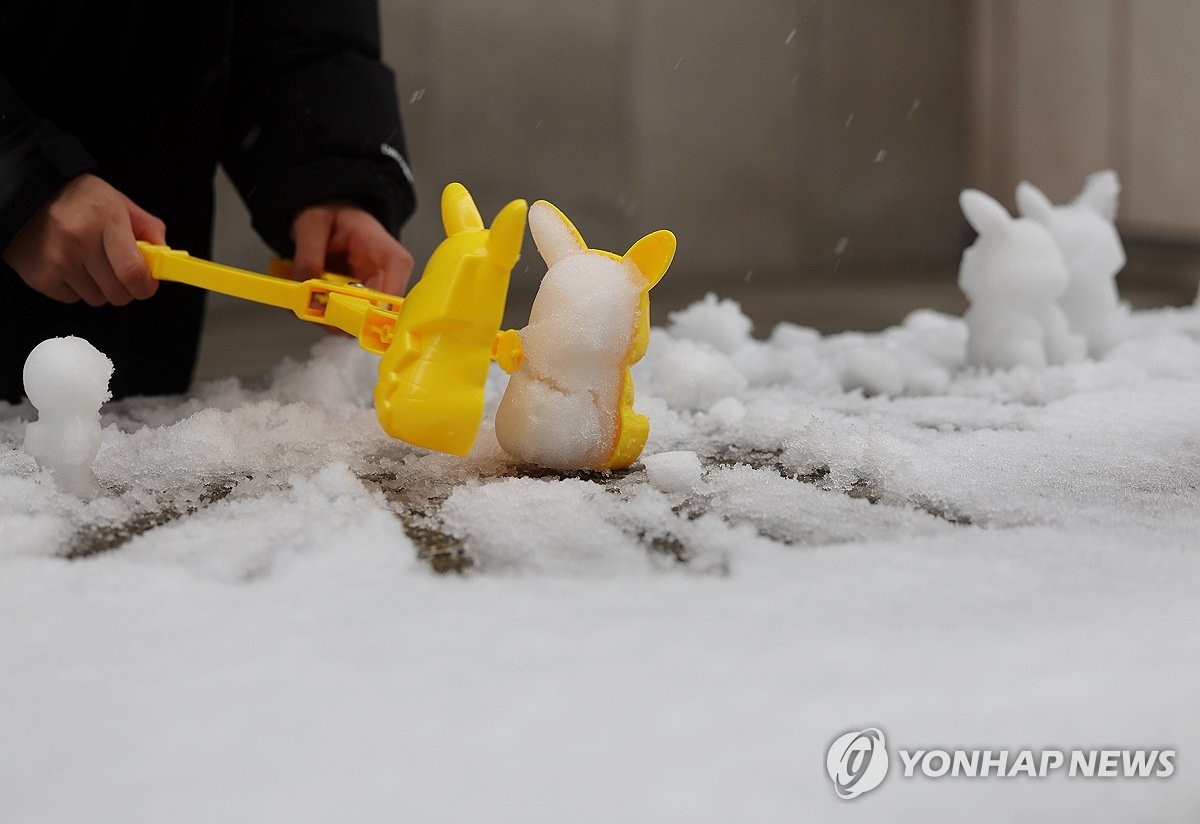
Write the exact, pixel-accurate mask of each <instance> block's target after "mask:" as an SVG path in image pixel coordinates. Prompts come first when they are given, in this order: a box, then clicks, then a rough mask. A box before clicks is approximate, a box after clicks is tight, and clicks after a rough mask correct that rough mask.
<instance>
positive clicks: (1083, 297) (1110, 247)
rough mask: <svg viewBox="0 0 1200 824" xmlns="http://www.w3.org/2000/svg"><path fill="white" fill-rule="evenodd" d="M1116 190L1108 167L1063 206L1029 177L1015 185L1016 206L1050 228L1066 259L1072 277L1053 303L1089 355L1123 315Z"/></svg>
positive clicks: (1101, 348)
mask: <svg viewBox="0 0 1200 824" xmlns="http://www.w3.org/2000/svg"><path fill="white" fill-rule="evenodd" d="M1120 193H1121V183H1120V180H1119V179H1118V178H1117V173H1116V172H1114V171H1112V170H1108V171H1103V172H1097V173H1096V174H1094V175H1092V176H1091V177H1089V178H1088V179H1087V183H1086V184H1084V187H1083V191H1082V192H1080V193H1079V197H1077V198H1075V201H1074V202H1073V203H1069V204H1066V205H1065V206H1055V205H1054V204H1053V203H1051V202H1050V200H1049V198H1047V197H1046V196H1045V195H1044V194H1042V192H1041V190H1040V189H1038V188H1037V187H1036V186H1034V185H1033V184H1032V183H1029V182H1028V181H1024V182H1022V183H1021V184H1020V185H1019V186H1017V208H1018V209H1019V210H1020V212H1021V214H1022V215H1024V216H1025V217H1030V218H1033V219H1034V220H1036V221H1037V222H1038V223H1040V224H1042V225H1043V226H1045V227H1046V228H1047V229H1049V230H1050V234H1051V235H1053V236H1054V242H1055V243H1057V244H1058V248H1059V250H1060V251H1062V253H1063V257H1064V258H1065V259H1066V261H1067V269H1068V270H1069V271H1070V273H1071V281H1070V284H1069V285H1068V286H1067V291H1066V292H1065V293H1064V294H1063V296H1062V297H1061V298H1059V299H1058V305H1059V306H1061V307H1062V310H1063V312H1064V313H1065V314H1066V316H1067V323H1068V324H1070V327H1071V331H1073V332H1076V333H1077V334H1080V335H1083V337H1084V338H1086V339H1087V345H1088V354H1090V355H1091V356H1092V357H1098V356H1100V355H1103V354H1104V353H1105V352H1106V351H1107V350H1108V349H1109V348H1110V347H1112V345H1113V344H1114V343H1115V342H1116V340H1117V337H1118V335H1119V333H1120V328H1121V322H1122V320H1123V318H1124V316H1125V309H1124V308H1123V306H1122V304H1121V297H1120V295H1119V294H1118V292H1117V273H1118V272H1120V271H1121V269H1122V268H1124V266H1125V249H1124V247H1123V246H1121V237H1120V235H1118V234H1117V228H1116V226H1114V225H1113V221H1115V220H1116V217H1117V196H1118V195H1119V194H1120Z"/></svg>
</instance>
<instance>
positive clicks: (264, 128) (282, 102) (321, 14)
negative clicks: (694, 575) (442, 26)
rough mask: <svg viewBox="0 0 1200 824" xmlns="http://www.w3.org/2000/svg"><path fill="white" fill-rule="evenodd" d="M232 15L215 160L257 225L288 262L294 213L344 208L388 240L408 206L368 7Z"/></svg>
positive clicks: (271, 2) (248, 3) (408, 184)
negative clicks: (335, 203) (353, 207)
mask: <svg viewBox="0 0 1200 824" xmlns="http://www.w3.org/2000/svg"><path fill="white" fill-rule="evenodd" d="M234 10H235V11H234V23H233V26H234V29H233V51H232V57H231V65H230V74H229V84H230V85H229V92H228V104H227V106H226V111H225V122H224V123H223V127H222V144H223V145H222V153H221V155H222V157H221V159H222V162H223V163H224V165H225V168H226V170H227V171H228V172H229V176H230V177H231V178H232V179H233V182H234V184H235V185H236V186H237V188H238V191H239V192H241V194H242V197H243V198H244V199H245V201H246V204H247V206H248V207H249V209H250V214H251V217H252V219H253V223H254V228H255V229H256V230H257V231H258V233H259V234H260V235H261V236H262V238H263V239H264V240H265V241H266V242H267V243H268V244H269V245H270V246H271V247H272V248H274V249H275V251H276V252H278V253H280V254H282V255H285V256H289V257H290V256H291V255H292V253H293V252H294V247H293V244H292V239H291V234H290V233H291V223H292V220H293V218H294V217H295V216H296V214H297V212H299V211H300V210H301V209H303V208H305V207H306V206H311V205H313V204H315V203H319V202H321V201H325V200H335V199H341V200H349V201H351V202H354V203H356V204H358V205H359V206H361V207H362V208H364V209H366V210H367V211H369V212H370V213H371V214H373V215H374V216H375V217H376V218H378V219H379V221H380V222H381V223H382V224H383V225H384V226H385V227H387V229H388V230H389V231H390V232H392V234H393V235H395V234H397V233H398V232H399V229H400V225H401V224H402V223H403V222H404V221H405V220H406V219H407V218H408V217H409V215H411V214H412V211H413V208H414V205H415V199H414V195H413V186H412V179H411V174H410V172H409V169H408V163H407V159H406V150H405V146H404V136H403V133H402V132H401V127H400V112H399V106H398V104H397V101H396V92H395V87H394V85H393V79H392V73H391V71H390V70H389V69H388V68H387V67H386V66H385V65H384V64H383V63H382V62H380V58H379V11H378V7H377V5H376V2H375V0H338V2H336V3H332V2H328V0H243V1H242V2H235V3H234Z"/></svg>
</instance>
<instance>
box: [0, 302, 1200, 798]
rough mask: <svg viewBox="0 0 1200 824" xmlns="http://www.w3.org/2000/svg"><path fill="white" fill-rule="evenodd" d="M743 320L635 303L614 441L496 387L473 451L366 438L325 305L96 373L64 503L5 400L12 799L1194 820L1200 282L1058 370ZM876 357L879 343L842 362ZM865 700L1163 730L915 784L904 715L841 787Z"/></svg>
mask: <svg viewBox="0 0 1200 824" xmlns="http://www.w3.org/2000/svg"><path fill="white" fill-rule="evenodd" d="M749 330H750V324H749V323H748V322H747V321H746V320H745V319H744V318H743V317H742V316H741V314H740V312H738V311H737V307H736V306H735V305H733V304H730V303H728V302H717V301H716V300H715V299H710V300H708V301H706V302H704V303H702V304H698V305H697V306H696V307H693V308H692V309H690V310H688V311H687V312H685V313H681V314H680V315H677V316H676V317H675V318H674V319H673V320H672V322H671V324H670V325H669V327H668V329H666V330H659V329H656V330H654V332H653V334H652V338H651V345H650V348H649V351H648V352H647V355H646V358H645V359H644V360H643V361H642V362H641V363H640V364H639V365H638V367H637V368H636V369H635V377H636V381H637V392H638V407H639V409H640V410H641V411H642V412H644V413H646V414H648V415H649V416H650V418H651V421H652V430H651V434H650V441H649V443H648V445H647V449H646V453H645V457H644V461H643V463H642V464H638V465H635V466H634V467H633V468H632V469H631V470H629V471H626V472H621V473H614V474H611V475H606V474H600V473H590V472H583V473H567V474H565V475H564V474H562V473H556V472H550V471H547V470H534V469H529V468H524V467H519V466H513V465H511V464H510V463H509V462H508V460H507V459H506V458H505V457H504V454H503V452H502V451H501V450H500V448H499V445H498V444H497V442H496V439H495V434H494V432H493V431H492V429H491V426H490V423H485V427H484V431H483V432H482V433H481V435H480V438H479V442H478V443H477V445H476V448H475V450H474V452H473V453H472V454H471V455H470V456H469V457H467V458H465V459H458V458H453V457H448V456H443V455H437V454H432V453H428V452H425V451H423V450H419V449H414V448H410V447H408V446H406V445H404V444H402V443H399V442H395V441H391V440H389V439H388V438H387V437H386V436H385V435H383V434H382V433H381V432H380V431H379V429H378V426H377V424H376V422H375V418H374V414H373V412H372V411H371V409H370V408H369V406H368V404H369V400H370V397H371V392H370V389H371V386H372V383H373V380H374V359H373V357H372V356H370V355H368V354H366V353H363V352H361V351H359V350H358V349H357V348H355V347H354V346H353V344H351V343H349V342H346V341H340V340H333V339H331V340H328V341H324V342H322V343H321V344H319V345H318V346H317V347H316V348H315V349H314V352H313V354H312V357H311V359H309V360H308V361H306V362H304V363H290V362H289V363H284V364H282V365H281V366H280V367H279V368H278V370H277V371H276V372H275V373H274V374H273V375H272V376H271V378H270V379H269V380H268V381H266V382H265V384H264V385H263V386H259V387H247V386H242V385H240V384H238V383H237V382H236V381H233V380H228V381H220V382H216V383H211V384H207V385H205V386H202V387H200V388H199V389H198V390H197V391H196V392H195V394H194V395H193V396H191V397H188V398H186V399H171V400H165V401H164V400H131V401H125V402H122V403H118V404H112V405H110V406H109V407H107V408H106V409H105V411H104V416H103V424H104V429H103V432H102V442H101V446H100V450H99V453H98V456H97V459H96V464H95V471H96V477H97V479H98V481H99V483H100V485H101V487H102V488H103V489H104V490H106V493H107V494H104V495H101V496H99V497H96V498H94V499H92V500H89V501H86V502H84V501H81V500H80V499H79V498H76V497H74V496H72V495H70V494H67V493H64V492H61V491H59V490H58V488H57V487H56V485H55V483H54V480H53V477H52V476H51V475H50V474H48V473H47V472H45V471H42V470H39V469H38V467H37V464H36V463H35V462H34V460H33V459H32V458H31V457H30V456H29V455H27V454H26V453H25V452H24V451H22V448H21V444H22V441H23V437H24V431H25V425H26V422H27V421H29V420H30V419H31V418H32V417H33V410H32V408H31V407H30V406H28V405H22V406H18V407H7V406H2V405H0V536H3V537H2V538H0V625H2V626H3V627H4V629H3V630H2V631H0V672H3V673H4V675H3V677H0V740H3V741H4V742H5V746H4V747H3V748H2V749H0V820H3V821H121V822H130V821H132V822H139V821H145V822H151V821H163V820H170V821H183V822H190V821H212V820H222V821H289V822H292V821H301V822H303V821H313V822H317V821H329V820H335V819H336V820H346V821H396V820H410V821H468V820H473V821H489V822H492V821H519V822H528V821H563V820H571V821H585V822H586V821H596V822H611V821H664V820H677V821H697V822H726V821H748V822H749V821H767V822H774V821H800V820H813V821H840V820H886V821H925V820H942V819H946V818H948V817H949V816H950V815H953V814H955V813H959V812H960V811H970V817H971V819H972V820H980V821H1010V820H1013V819H1015V818H1018V817H1024V818H1025V819H1027V820H1033V821H1043V820H1080V819H1083V818H1087V819H1089V820H1096V821H1126V820H1145V821H1150V820H1153V821H1188V820H1194V815H1195V812H1196V810H1197V808H1198V807H1200V789H1198V787H1200V783H1198V782H1197V781H1196V780H1195V775H1194V769H1195V768H1194V766H1193V762H1194V759H1193V758H1192V757H1191V754H1192V753H1194V752H1195V751H1196V750H1197V748H1198V747H1200V723H1197V722H1198V721H1200V718H1198V714H1200V711H1198V710H1197V709H1196V701H1195V696H1196V695H1197V694H1200V664H1197V663H1196V662H1197V661H1198V660H1200V634H1197V633H1196V632H1195V627H1196V625H1197V620H1198V619H1200V605H1198V604H1197V600H1196V597H1195V593H1196V583H1195V582H1196V581H1197V580H1198V579H1200V551H1198V547H1197V537H1196V536H1197V527H1200V493H1197V484H1198V482H1200V418H1198V417H1197V414H1196V411H1195V410H1196V409H1200V310H1163V311H1158V312H1141V313H1135V314H1133V315H1132V316H1131V317H1129V318H1127V319H1126V322H1125V328H1124V330H1123V337H1124V340H1123V341H1122V342H1121V343H1119V344H1117V345H1116V346H1115V347H1114V348H1113V349H1112V350H1111V351H1110V352H1109V353H1108V354H1107V355H1106V357H1105V358H1104V359H1103V360H1102V361H1089V362H1081V363H1075V364H1070V365H1064V366H1057V367H1051V368H1049V369H1046V370H1044V371H1034V370H1029V369H1023V368H1018V369H1015V370H1012V371H1008V372H991V373H989V372H983V371H978V370H972V369H967V368H965V367H964V366H963V363H964V360H965V341H966V333H965V328H964V327H963V322H962V321H961V320H959V319H955V318H948V317H945V316H940V315H934V314H933V313H923V314H921V315H919V316H914V318H910V320H909V321H908V322H906V323H905V324H904V325H903V326H901V327H897V328H896V329H893V330H888V331H887V332H884V333H881V334H879V335H843V336H834V337H831V338H821V337H820V336H818V335H817V334H816V333H814V332H812V331H811V330H806V329H802V328H800V327H796V326H792V325H782V326H780V327H778V328H776V329H775V330H774V331H773V332H772V333H771V335H770V337H769V338H767V339H766V340H756V339H753V338H751V337H750V336H749ZM848 352H855V353H857V354H856V355H855V356H854V357H852V358H848V357H847V353H848ZM697 353H699V355H697ZM692 356H697V359H698V360H699V362H700V363H702V364H704V369H703V370H689V369H687V368H684V367H685V366H686V364H687V363H689V362H692V361H691V360H690V359H691V358H692ZM880 358H890V359H891V362H894V363H897V364H902V365H905V369H906V370H908V371H906V372H905V373H904V374H905V380H904V381H902V382H900V383H899V384H897V385H894V386H891V387H884V386H874V387H861V388H853V389H850V390H847V389H844V388H843V387H844V386H847V385H851V386H852V385H854V383H855V381H854V378H855V376H859V377H862V376H864V375H865V376H870V375H872V374H876V373H878V374H883V375H885V376H886V370H880V369H877V368H873V367H877V366H878V364H877V363H873V362H874V361H876V360H878V359H880ZM664 364H665V366H664ZM706 373H707V374H709V375H715V376H716V378H715V379H714V380H713V381H711V382H709V381H706V377H705V374H706ZM922 373H923V374H924V377H919V375H920V374H922ZM930 375H933V377H930ZM504 381H505V378H504V376H503V375H502V374H500V373H499V372H498V371H497V372H496V373H495V374H494V375H493V377H492V381H491V383H490V384H489V387H488V398H489V412H488V416H487V417H486V418H485V420H486V421H490V420H491V417H490V416H491V413H492V411H494V409H495V406H496V404H497V402H498V400H499V398H500V395H501V393H502V391H503V387H504ZM714 386H715V387H716V388H714ZM864 390H865V391H864ZM435 570H436V571H443V572H447V571H448V572H452V573H453V572H454V571H458V572H461V573H463V574H448V575H438V574H437V573H436V572H435ZM868 726H880V727H881V728H882V729H883V730H884V731H885V732H886V734H887V735H888V740H889V743H890V745H891V746H892V747H928V746H941V747H946V748H955V747H968V748H992V749H1010V750H1018V749H1022V748H1034V749H1042V748H1057V749H1071V748H1087V749H1094V748H1113V747H1116V748H1121V749H1130V748H1132V749H1137V748H1143V747H1144V748H1147V749H1161V748H1163V747H1170V748H1174V749H1177V750H1179V752H1180V756H1179V758H1178V760H1177V772H1176V775H1175V777H1173V778H1172V779H1169V780H1165V781H1136V780H1123V779H1115V780H1111V779H1110V780H1104V781H1069V780H1063V779H1062V778H1061V777H1060V778H1054V779H1049V780H1046V781H1031V780H1028V779H1021V780H980V781H969V780H958V781H955V780H940V781H930V780H925V779H911V780H904V779H901V778H898V777H897V769H898V768H899V766H900V763H899V759H898V758H897V757H896V755H895V752H894V750H893V768H892V774H891V776H890V777H889V778H888V779H887V781H885V783H884V784H883V785H882V786H881V787H880V788H879V789H877V790H875V791H873V792H872V793H870V794H868V795H866V796H864V797H862V798H860V799H858V800H856V801H854V802H852V803H846V802H842V801H839V800H837V798H836V796H835V795H834V792H833V788H832V786H831V785H830V782H829V779H828V777H827V776H826V774H825V751H826V748H827V747H828V745H829V743H830V742H831V741H833V740H834V739H835V738H836V737H837V736H838V735H840V734H842V733H844V732H846V731H847V730H850V729H862V728H864V727H868Z"/></svg>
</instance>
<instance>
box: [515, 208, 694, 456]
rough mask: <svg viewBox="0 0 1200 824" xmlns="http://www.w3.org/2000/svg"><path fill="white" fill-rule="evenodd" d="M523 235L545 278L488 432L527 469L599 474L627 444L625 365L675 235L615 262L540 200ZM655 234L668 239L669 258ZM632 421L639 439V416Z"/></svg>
mask: <svg viewBox="0 0 1200 824" xmlns="http://www.w3.org/2000/svg"><path fill="white" fill-rule="evenodd" d="M529 230H530V232H531V233H532V234H533V239H534V242H535V243H536V244H537V248H538V251H539V252H540V253H541V255H542V258H543V259H544V260H545V262H546V266H547V267H548V271H547V272H546V275H545V276H544V277H543V278H542V284H541V287H540V288H539V289H538V293H537V296H536V298H535V299H534V302H533V308H532V310H531V312H530V315H529V324H528V325H527V326H526V327H525V328H524V329H522V330H521V331H520V333H519V334H520V337H521V343H522V347H523V349H524V360H523V363H522V364H521V365H519V366H518V367H517V369H516V371H515V372H514V373H513V376H512V379H511V380H510V381H509V385H508V388H507V389H506V391H505V393H504V399H503V400H502V401H501V403H500V408H499V410H498V411H497V413H496V435H497V437H498V439H499V442H500V445H501V446H502V447H503V448H504V450H505V451H506V452H508V454H510V455H512V456H513V457H515V458H517V459H519V460H522V461H526V462H528V463H532V464H538V465H540V466H544V467H550V468H555V469H585V468H600V467H605V466H608V465H610V464H609V461H610V459H611V458H612V456H613V455H614V454H615V452H616V451H617V450H618V449H619V448H620V447H622V446H624V445H625V444H624V440H625V439H627V438H629V437H630V434H629V432H628V431H627V430H626V426H627V424H628V423H629V422H628V421H626V420H625V417H624V414H623V405H627V403H628V400H629V398H631V397H632V386H631V385H630V384H629V367H630V366H631V365H632V364H633V363H634V362H636V361H637V360H638V359H639V358H640V357H641V355H642V351H641V350H642V347H644V346H645V334H646V332H647V331H648V329H649V319H648V318H647V317H645V313H646V312H647V309H648V304H647V302H646V301H647V299H646V293H647V292H648V290H649V289H650V287H652V286H653V285H654V284H655V283H657V282H658V280H659V278H661V277H662V275H663V274H664V273H665V272H666V268H667V266H668V265H669V264H670V261H671V256H672V255H673V254H674V248H675V247H674V238H673V236H671V235H670V233H668V232H658V233H655V234H654V235H650V236H647V237H646V238H643V239H642V240H641V241H638V243H636V244H634V246H633V248H631V249H630V250H629V252H628V253H627V254H626V255H625V256H624V257H620V258H618V257H615V256H613V255H611V254H608V253H606V252H601V251H598V250H594V249H589V248H588V247H587V244H586V243H584V241H583V238H582V237H581V236H580V235H579V232H578V231H576V229H575V227H574V226H572V225H571V222H570V221H569V220H568V219H567V218H566V216H565V215H563V214H562V213H561V212H560V211H558V210H557V209H556V208H554V206H552V205H550V204H549V203H547V202H545V201H538V202H537V203H534V204H533V206H531V207H530V209H529ZM660 235H665V236H666V237H667V238H669V244H667V245H669V251H666V246H661V247H660V245H659V243H658V241H659V237H658V236H660ZM643 249H649V250H650V252H649V253H641V252H640V251H639V250H643ZM638 422H639V423H640V425H641V426H642V428H643V432H644V426H645V421H644V419H638ZM642 440H643V441H644V435H643V436H642ZM636 446H637V447H638V448H635V449H634V450H633V454H636V453H637V452H638V451H640V443H639V444H636Z"/></svg>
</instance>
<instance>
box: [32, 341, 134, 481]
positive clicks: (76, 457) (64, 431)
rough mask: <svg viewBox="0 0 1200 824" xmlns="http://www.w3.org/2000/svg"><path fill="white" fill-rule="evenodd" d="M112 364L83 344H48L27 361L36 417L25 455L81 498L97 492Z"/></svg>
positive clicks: (92, 347) (39, 346) (81, 342)
mask: <svg viewBox="0 0 1200 824" xmlns="http://www.w3.org/2000/svg"><path fill="white" fill-rule="evenodd" d="M112 373H113V364H112V361H111V360H109V359H108V356H107V355H105V354H104V353H103V352H101V351H100V350H98V349H96V347H94V346H92V345H91V344H90V343H88V342H87V341H86V340H84V339H83V338H77V337H65V338H49V339H47V340H44V341H42V342H41V343H39V344H38V345H37V346H35V347H34V348H33V351H32V352H30V353H29V357H28V358H26V359H25V369H24V374H23V378H24V382H25V394H26V396H28V398H29V402H30V403H32V404H33V405H34V407H35V408H36V409H37V411H38V417H37V420H36V421H33V422H31V423H29V424H26V426H25V444H24V447H25V451H26V452H27V453H29V454H30V455H32V456H33V459H34V460H36V461H37V462H38V465H39V466H42V467H43V468H45V469H48V470H50V473H51V474H52V475H54V480H55V481H57V483H58V485H59V486H60V487H61V488H63V489H65V490H66V491H68V492H70V493H71V494H73V495H76V496H78V497H80V498H89V497H91V496H92V495H93V494H94V493H95V492H96V478H95V476H94V475H93V474H92V464H93V463H95V461H96V452H97V451H99V449H100V434H101V429H100V406H101V405H102V404H103V403H104V402H105V401H107V400H108V399H109V398H111V397H112V394H111V393H110V392H109V390H108V382H109V380H110V379H111V378H112Z"/></svg>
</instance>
